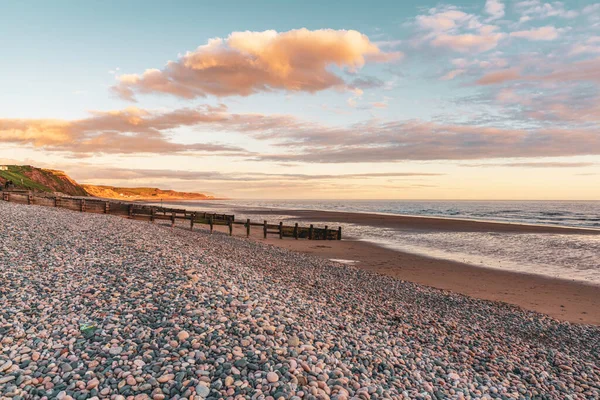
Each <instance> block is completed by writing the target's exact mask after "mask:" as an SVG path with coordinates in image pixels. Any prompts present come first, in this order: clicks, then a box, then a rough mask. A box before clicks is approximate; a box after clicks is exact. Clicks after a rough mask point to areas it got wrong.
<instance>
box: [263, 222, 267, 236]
mask: <svg viewBox="0 0 600 400" xmlns="http://www.w3.org/2000/svg"><path fill="white" fill-rule="evenodd" d="M263 231H264V234H265V239H266V238H267V221H265V223H264V227H263Z"/></svg>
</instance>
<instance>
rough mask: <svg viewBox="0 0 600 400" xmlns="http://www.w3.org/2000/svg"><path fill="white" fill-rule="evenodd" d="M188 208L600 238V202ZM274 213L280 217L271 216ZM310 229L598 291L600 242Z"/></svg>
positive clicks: (267, 203) (252, 203)
mask: <svg viewBox="0 0 600 400" xmlns="http://www.w3.org/2000/svg"><path fill="white" fill-rule="evenodd" d="M177 204H178V205H179V206H181V205H182V202H177ZM185 208H186V209H190V210H202V211H207V210H209V211H211V212H217V213H231V214H235V216H236V220H242V219H246V218H250V219H252V220H256V221H262V220H268V221H276V222H278V221H280V220H283V221H284V223H286V224H293V223H294V222H295V220H294V216H293V215H290V214H287V213H286V211H285V210H323V211H337V212H358V213H375V214H386V215H408V216H422V217H423V216H427V217H440V218H452V219H462V220H478V221H488V222H503V223H512V224H532V225H553V226H564V227H572V228H585V229H598V230H600V201H429V200H428V201H413V200H411V201H408V200H211V201H187V202H185ZM261 211H263V212H265V214H264V215H263V214H261ZM277 211H281V213H276V214H274V213H273V212H277ZM267 212H268V213H267ZM299 223H300V224H306V222H303V221H299ZM311 223H314V224H315V225H319V224H321V225H329V226H338V225H341V226H342V230H343V232H344V236H346V237H348V236H350V237H353V238H356V239H358V240H364V241H368V242H371V243H375V244H377V245H380V246H383V247H387V248H391V249H396V250H399V251H404V252H410V253H415V254H420V255H425V256H428V257H433V258H440V259H446V260H452V261H460V262H464V263H467V264H471V265H476V266H480V267H482V268H496V269H502V270H509V271H517V272H523V273H531V274H538V275H543V276H548V277H555V278H561V279H568V280H576V281H583V282H587V283H590V284H595V285H600V235H588V234H560V233H497V232H436V231H429V232H423V231H414V230H407V229H391V228H382V227H371V226H364V225H357V224H339V223H334V222H331V221H326V220H323V221H318V222H312V221H311ZM347 261H348V262H352V260H347Z"/></svg>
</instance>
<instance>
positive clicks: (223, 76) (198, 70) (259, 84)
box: [113, 28, 401, 100]
mask: <svg viewBox="0 0 600 400" xmlns="http://www.w3.org/2000/svg"><path fill="white" fill-rule="evenodd" d="M400 57H401V53H399V52H384V51H382V50H380V49H379V48H378V47H377V46H376V45H375V44H374V43H372V42H371V41H370V40H369V38H368V37H367V36H366V35H364V34H361V33H360V32H357V31H353V30H332V29H321V30H315V31H310V30H308V29H304V28H303V29H296V30H291V31H288V32H276V31H273V30H270V31H264V32H250V31H245V32H233V33H232V34H230V35H229V36H228V37H227V38H225V39H222V38H215V39H211V40H209V41H208V43H207V44H205V45H202V46H200V47H198V48H197V49H196V50H194V51H192V52H187V53H186V54H185V55H184V56H182V57H181V58H180V59H179V60H177V61H170V62H168V63H167V65H166V66H165V68H163V69H162V70H158V69H148V70H146V71H145V72H144V73H143V74H141V75H138V74H133V75H121V76H120V77H119V82H118V84H117V85H116V86H114V87H113V90H114V91H115V92H116V93H117V94H118V95H119V96H120V97H122V98H124V99H128V100H134V95H135V94H136V93H141V94H147V93H163V94H170V95H173V96H177V97H181V98H187V99H192V98H196V97H205V96H208V95H214V96H219V97H224V96H234V95H240V96H249V95H251V94H254V93H258V92H268V91H273V90H284V91H289V92H297V91H303V92H310V93H314V92H318V91H321V90H325V89H329V88H345V87H347V86H348V84H347V83H346V82H345V81H344V79H343V78H342V77H341V76H339V75H337V74H335V73H334V72H333V71H332V70H331V68H330V67H333V66H335V67H338V68H345V69H347V70H349V71H356V70H358V69H360V68H361V67H363V65H364V64H365V63H367V62H388V61H392V60H396V59H398V58H400Z"/></svg>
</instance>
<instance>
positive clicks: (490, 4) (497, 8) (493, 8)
mask: <svg viewBox="0 0 600 400" xmlns="http://www.w3.org/2000/svg"><path fill="white" fill-rule="evenodd" d="M485 12H486V13H488V14H489V15H490V18H489V20H495V19H499V18H502V17H504V3H502V2H501V1H499V0H486V2H485Z"/></svg>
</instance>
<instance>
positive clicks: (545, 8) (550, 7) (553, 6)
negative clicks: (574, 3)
mask: <svg viewBox="0 0 600 400" xmlns="http://www.w3.org/2000/svg"><path fill="white" fill-rule="evenodd" d="M515 6H516V8H517V10H518V11H519V12H520V13H521V15H522V17H521V21H522V22H526V21H529V20H531V19H545V18H549V17H561V18H568V19H570V18H575V17H577V16H578V15H579V13H578V12H577V11H574V10H567V9H566V8H565V5H564V3H561V2H560V1H555V2H552V3H543V2H541V1H540V0H525V1H521V2H518V3H516V5H515Z"/></svg>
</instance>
